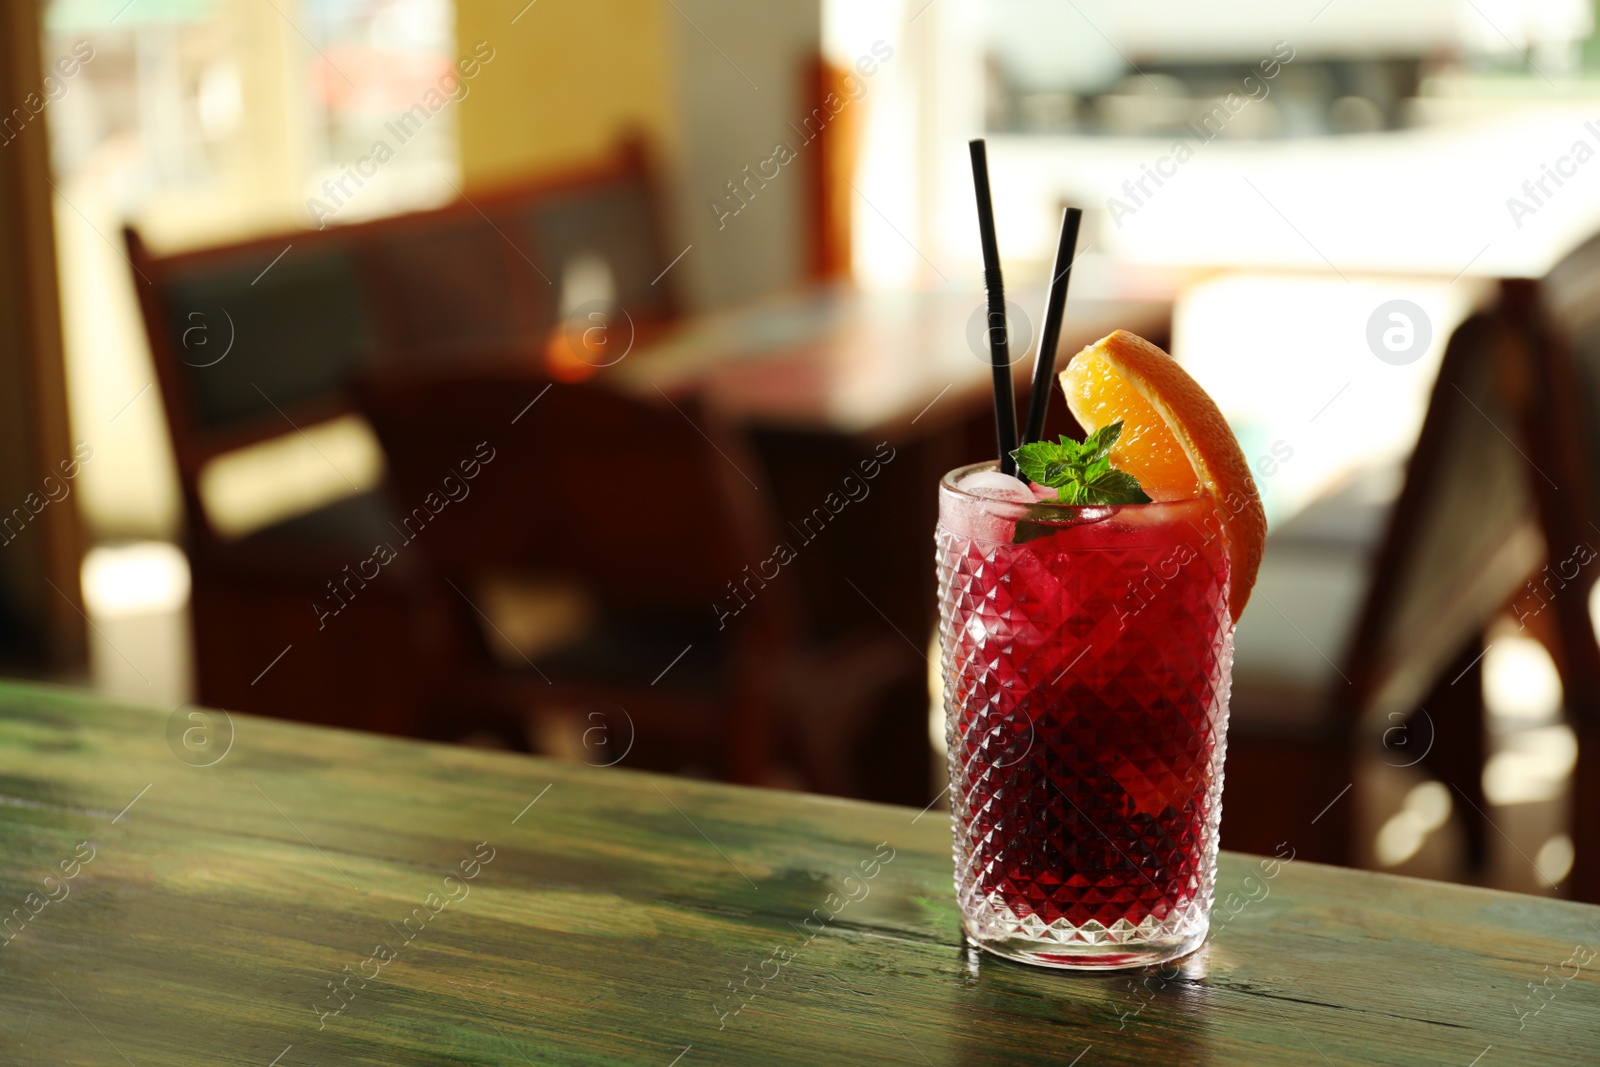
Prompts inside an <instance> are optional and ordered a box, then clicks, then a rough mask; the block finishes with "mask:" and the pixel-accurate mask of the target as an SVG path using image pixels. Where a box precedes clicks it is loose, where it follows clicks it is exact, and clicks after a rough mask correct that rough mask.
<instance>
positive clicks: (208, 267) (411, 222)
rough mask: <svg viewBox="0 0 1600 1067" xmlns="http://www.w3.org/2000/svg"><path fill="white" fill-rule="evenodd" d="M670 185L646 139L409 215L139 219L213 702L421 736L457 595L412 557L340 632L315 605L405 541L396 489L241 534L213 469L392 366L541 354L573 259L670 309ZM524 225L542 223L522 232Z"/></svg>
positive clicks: (372, 491) (146, 307) (335, 412)
mask: <svg viewBox="0 0 1600 1067" xmlns="http://www.w3.org/2000/svg"><path fill="white" fill-rule="evenodd" d="M654 190H655V178H654V171H653V170H652V168H651V166H650V163H649V159H648V156H647V154H646V152H645V151H644V148H643V146H642V144H641V143H639V142H637V141H629V142H626V143H624V144H622V145H620V146H619V147H618V148H617V149H616V150H615V151H613V152H612V153H610V154H609V155H607V156H606V157H604V158H602V159H600V160H597V161H596V162H594V163H592V164H588V165H584V166H579V167H573V168H568V169H566V170H563V171H561V172H559V173H554V174H550V175H544V176H540V177H538V178H536V179H533V180H530V181H523V182H519V183H516V184H514V185H510V186H506V187H504V188H501V189H497V190H491V191H487V192H484V193H482V194H477V195H474V196H473V197H471V198H470V199H468V198H465V197H463V198H462V199H460V200H458V201H456V202H454V203H452V204H449V205H446V206H445V207H442V208H439V209H436V210H432V211H423V212H415V213H412V214H408V215H402V216H398V217H394V218H386V219H378V220H373V221H369V222H361V223H355V224H351V225H346V226H332V227H328V228H326V229H322V230H305V231H299V232H294V233H286V234H281V235H277V236H272V237H266V238H261V239H257V240H251V241H245V242H239V243H234V244H229V245H225V246H220V247H214V248H208V249H203V250H199V251H194V252H186V253H182V254H179V255H172V256H157V255H153V254H152V253H151V252H150V250H149V249H148V248H147V247H146V245H145V243H144V242H143V241H142V240H141V239H140V237H139V235H138V234H137V233H135V232H134V231H132V230H129V231H127V234H126V241H127V247H128V255H129V260H130V262H131V263H132V264H133V267H134V269H135V271H136V272H137V273H138V276H139V280H140V281H141V282H142V283H143V282H148V284H138V285H136V287H135V288H136V289H137V290H138V293H139V299H140V305H141V310H142V312H143V315H144V321H145V327H146V333H147V335H148V337H149V341H150V348H151V352H152V356H153V359H154V362H155V366H156V370H157V377H158V380H159V381H160V383H161V393H162V397H163V400H164V402H165V405H166V409H167V421H168V427H169V431H170V434H171V438H172V443H173V452H174V455H175V457H176V459H177V465H178V472H179V480H180V484H181V486H182V493H183V501H184V510H185V538H184V539H185V543H186V545H187V548H188V550H189V553H190V560H191V568H192V571H193V577H194V585H193V603H194V622H195V640H196V649H195V650H196V661H197V673H198V690H199V694H200V698H201V699H202V700H204V701H206V702H207V703H213V704H217V705H221V706H227V707H234V708H241V709H248V710H259V711H275V712H278V713H285V712H287V713H289V714H294V715H297V716H299V717H303V718H307V719H311V720H315V721H322V722H331V723H338V724H341V725H355V726H365V727H369V728H374V729H383V730H389V731H393V732H402V733H413V732H416V730H417V729H420V719H419V718H418V715H419V714H420V710H419V709H420V708H421V707H422V706H424V704H425V703H426V702H427V700H429V699H430V697H429V696H428V691H429V688H430V686H431V685H433V684H434V682H436V680H437V678H438V677H440V676H441V673H449V672H450V670H451V668H449V667H448V664H449V663H450V662H451V661H452V659H453V658H454V657H455V656H456V655H458V654H459V646H460V644H461V639H460V637H459V635H456V634H454V633H453V631H452V630H451V627H450V623H451V621H452V620H454V618H455V615H454V612H453V611H452V610H447V609H443V608H441V607H440V605H441V603H442V602H443V601H442V600H441V596H440V592H441V590H443V591H444V593H445V594H446V595H448V589H447V587H443V586H442V585H440V584H439V583H437V582H436V581H434V580H433V578H432V577H431V576H430V575H429V573H428V571H427V568H426V566H425V565H424V563H423V561H422V559H421V558H420V557H417V556H416V555H415V554H401V556H400V559H399V560H398V561H397V562H396V563H395V564H393V565H385V566H384V567H383V568H382V574H383V580H382V581H374V582H371V583H370V586H371V587H370V589H369V588H368V583H366V582H361V583H359V589H360V591H361V594H360V596H358V597H356V598H355V602H354V603H352V604H351V606H350V608H351V616H346V617H341V618H339V619H338V620H337V621H336V622H329V621H328V620H327V619H326V618H325V617H324V616H322V615H321V614H319V612H318V609H317V608H316V607H314V605H317V604H323V603H325V604H327V605H333V606H337V605H339V604H341V603H342V602H343V601H341V600H339V599H338V597H339V595H340V594H339V590H340V589H343V588H346V587H345V585H344V583H345V582H347V581H349V579H348V577H347V575H348V573H349V568H354V567H357V565H358V564H360V563H361V561H363V560H366V559H368V558H370V557H371V556H372V554H373V552H374V548H375V546H376V545H379V544H387V543H390V542H392V541H393V539H394V538H395V527H396V525H397V521H398V519H399V517H400V512H399V511H398V510H397V509H396V507H395V506H394V505H393V504H392V503H391V502H390V501H389V500H388V499H387V498H386V496H385V494H384V490H383V488H382V487H381V486H372V485H365V486H362V487H361V488H360V490H359V491H358V490H355V489H354V487H353V485H352V492H351V494H349V495H348V496H347V497H345V498H344V499H340V500H338V501H336V502H334V503H331V504H327V505H326V506H320V507H317V506H313V507H310V508H308V509H305V510H304V511H303V513H301V514H295V515H291V516H286V517H284V518H283V519H282V520H281V521H276V522H273V523H271V524H270V525H268V526H266V527H265V528H262V529H258V530H255V531H253V532H251V533H249V534H248V535H247V536H242V537H238V536H233V535H232V534H231V533H230V532H229V531H228V530H225V529H223V528H221V527H219V525H218V523H217V522H216V515H215V514H213V509H211V508H210V507H209V506H208V502H207V500H206V499H205V492H204V491H203V485H204V483H205V474H206V471H207V469H208V468H211V467H213V465H214V464H216V462H217V461H218V460H219V459H222V458H224V457H226V456H229V455H230V454H232V453H235V452H237V451H238V450H241V449H244V448H247V447H248V446H253V445H260V444H262V443H264V442H270V441H273V440H278V439H283V440H290V441H293V440H295V439H296V438H297V437H299V436H303V435H304V433H305V432H306V431H308V430H309V431H314V430H315V428H316V427H319V426H324V425H326V424H328V423H330V422H331V421H332V420H334V419H338V418H344V417H350V416H352V415H354V414H355V412H356V409H355V407H354V405H353V402H352V400H351V396H350V393H349V385H350V382H351V380H352V378H353V377H354V376H355V375H357V374H361V373H366V372H368V371H370V370H372V369H373V368H374V367H384V368H387V369H389V370H390V371H391V372H394V373H423V374H427V373H434V372H437V371H438V370H439V369H440V368H441V367H456V368H460V367H462V366H463V365H465V364H466V363H468V362H470V361H471V360H472V359H474V358H475V357H476V356H479V355H481V354H482V353H485V352H492V353H494V354H495V357H494V358H495V359H496V360H498V361H499V362H501V363H502V364H504V363H511V364H522V365H531V364H536V363H538V362H539V361H540V360H542V359H543V358H544V356H545V353H546V349H547V348H548V346H549V344H550V338H551V336H552V330H553V328H554V327H555V325H556V323H557V319H558V315H559V311H560V301H561V299H562V294H561V292H560V289H559V284H560V281H561V279H560V278H559V277H555V278H552V277H551V276H550V272H551V271H556V272H557V274H558V275H559V273H560V267H559V265H560V264H562V263H563V262H565V258H564V257H570V256H572V255H574V254H575V250H579V251H581V250H582V249H585V248H589V247H591V246H592V247H595V248H598V249H601V250H602V252H603V253H604V255H605V256H606V257H607V262H610V263H613V264H616V266H615V267H614V268H607V269H612V270H613V273H614V276H615V277H616V278H617V279H619V280H620V281H621V283H622V284H623V285H624V286H625V287H626V288H625V292H623V293H622V294H621V295H625V296H626V297H627V298H628V299H632V300H635V302H636V304H635V310H636V312H637V313H638V314H640V315H641V316H642V317H643V318H645V319H646V320H647V321H652V322H653V321H656V320H658V319H660V320H664V319H666V318H669V317H670V316H671V315H673V314H675V313H676V309H677V304H676V297H675V295H674V293H675V290H674V289H673V287H672V286H671V284H670V283H665V282H663V284H660V285H656V286H652V285H650V284H649V282H650V280H651V279H654V278H655V277H656V273H658V272H659V269H660V267H664V266H665V265H666V264H665V262H660V263H659V267H658V266H656V264H657V263H658V261H659V260H660V255H659V253H660V244H659V241H658V239H657V236H656V233H655V219H656V216H655V214H654V208H655V204H654V199H653V198H654V195H655V192H654ZM528 220H534V221H535V222H537V225H536V226H534V227H532V229H528V230H527V232H524V230H525V229H526V227H525V225H524V224H525V223H526V222H528ZM585 242H588V243H585ZM541 261H543V262H546V263H548V264H549V268H548V270H547V269H542V268H541V267H540V265H539V264H540V262H541ZM652 270H654V271H655V272H656V273H651V274H650V275H649V277H648V278H645V279H644V281H643V282H640V281H639V280H638V279H639V277H640V276H641V275H642V274H644V273H645V272H647V271H652ZM354 432H357V433H359V432H360V427H359V426H358V427H356V428H355V430H354ZM307 440H309V439H307ZM313 447H315V446H314V445H313ZM346 480H347V481H348V479H346ZM330 597H331V598H332V599H330ZM340 611H341V614H342V613H343V609H342V608H341V609H340ZM308 624H315V625H311V626H310V628H309V629H308ZM289 648H292V652H284V654H283V660H282V663H281V664H279V662H278V661H277V660H275V659H274V658H273V657H274V656H275V655H277V654H278V653H279V652H280V651H281V650H284V649H289ZM397 652H399V653H403V654H401V655H400V656H399V658H398V659H396V658H395V656H396V653H397ZM269 663H271V664H273V666H272V669H271V671H270V672H268V673H267V674H265V675H261V674H260V672H261V671H262V668H263V667H266V666H267V665H268V664H269ZM397 664H398V666H397ZM258 675H260V676H259V677H258Z"/></svg>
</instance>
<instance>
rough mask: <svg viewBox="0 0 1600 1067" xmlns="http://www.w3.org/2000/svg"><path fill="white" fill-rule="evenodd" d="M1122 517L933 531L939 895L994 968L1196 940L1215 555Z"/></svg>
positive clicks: (1075, 961) (1130, 956)
mask: <svg viewBox="0 0 1600 1067" xmlns="http://www.w3.org/2000/svg"><path fill="white" fill-rule="evenodd" d="M941 497H942V498H943V505H942V507H943V509H944V511H948V510H949V509H950V507H951V506H952V501H951V499H950V497H951V494H949V493H942V494H941ZM968 499H969V500H970V498H968ZM1146 507H1148V508H1151V509H1163V508H1166V506H1165V505H1151V506H1146ZM1195 508H1196V512H1197V514H1200V515H1202V516H1203V514H1204V513H1203V510H1200V509H1199V505H1198V504H1196V505H1195ZM1106 510H1107V509H1101V512H1102V514H1104V513H1105V512H1106ZM1140 510H1142V509H1132V508H1124V509H1116V510H1115V511H1113V512H1112V517H1111V518H1106V519H1102V520H1101V521H1099V522H1086V523H1077V524H1067V525H1064V526H1062V527H1060V528H1059V529H1055V530H1054V531H1053V532H1052V530H1051V528H1050V527H1045V528H1044V533H1043V535H1042V536H1035V537H1033V538H1032V539H1030V540H1025V541H1024V542H1023V543H1021V544H1012V543H1010V540H1009V537H1008V538H1007V540H1005V541H992V540H984V539H982V538H978V537H970V536H963V535H960V534H957V533H955V532H953V531H952V529H950V528H948V527H947V525H946V520H947V516H946V515H945V514H944V513H943V512H942V514H941V522H940V526H939V528H938V530H937V534H936V542H937V560H938V577H939V606H940V637H941V645H942V655H943V675H944V699H945V713H946V740H947V742H948V749H949V761H950V780H951V804H952V821H953V824H954V830H955V873H956V892H957V894H958V897H959V900H960V904H961V910H962V915H963V918H964V922H965V926H966V930H967V933H968V935H969V936H970V937H971V938H972V939H973V940H974V941H976V942H978V943H979V944H984V945H986V946H988V947H995V948H996V950H997V951H1001V952H1002V954H1005V955H1013V956H1019V957H1022V958H1029V957H1030V956H1031V957H1036V958H1033V959H1032V962H1041V963H1047V964H1055V965H1058V966H1106V965H1118V964H1119V961H1122V962H1123V963H1125V964H1128V965H1131V964H1135V963H1148V962H1152V961H1153V960H1154V959H1156V958H1165V957H1166V956H1170V955H1173V954H1176V950H1177V949H1179V948H1180V947H1181V949H1182V950H1187V949H1188V948H1192V947H1194V945H1196V944H1198V942H1199V939H1200V938H1201V937H1203V935H1204V931H1205V928H1206V922H1207V916H1208V914H1209V911H1210V907H1211V897H1212V890H1213V884H1214V879H1215V870H1216V851H1217V825H1218V821H1219V819H1220V817H1221V795H1222V759H1223V749H1224V738H1225V731H1226V725H1227V716H1228V686H1229V679H1230V671H1231V667H1232V658H1233V627H1232V622H1231V619H1230V617H1229V613H1228V606H1227V585H1228V582H1227V577H1228V576H1227V565H1226V557H1225V556H1224V555H1223V554H1222V553H1221V552H1220V551H1219V550H1218V548H1219V545H1218V543H1217V542H1216V539H1215V538H1207V537H1206V536H1205V533H1206V528H1205V527H1204V525H1203V524H1197V523H1195V522H1192V521H1139V520H1140V519H1141V518H1145V519H1156V518H1158V517H1159V518H1162V519H1167V518H1171V516H1170V515H1160V516H1158V515H1157V513H1156V511H1155V510H1152V511H1148V512H1145V514H1144V515H1143V516H1141V515H1139V514H1136V512H1139V511H1140ZM950 525H951V526H955V527H957V528H960V527H961V526H962V525H963V524H962V523H960V522H952V523H950ZM966 525H967V526H968V528H971V524H970V523H968V524H966ZM983 532H985V533H993V532H995V530H994V528H993V527H992V526H991V527H988V528H986V529H984V530H983ZM997 946H999V947H997ZM1102 949H1103V950H1104V952H1103V953H1101V950H1102ZM1141 949H1147V950H1149V951H1148V952H1147V953H1146V954H1145V955H1144V956H1143V957H1140V956H1139V951H1140V950H1141ZM1167 950H1173V951H1167ZM1097 955H1102V956H1103V958H1102V959H1100V960H1097V959H1096V957H1097ZM1125 957H1126V959H1124V958H1125Z"/></svg>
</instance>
